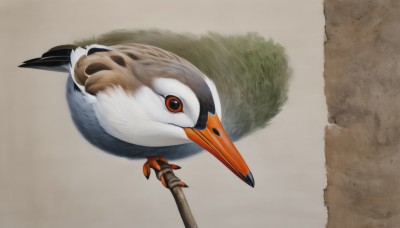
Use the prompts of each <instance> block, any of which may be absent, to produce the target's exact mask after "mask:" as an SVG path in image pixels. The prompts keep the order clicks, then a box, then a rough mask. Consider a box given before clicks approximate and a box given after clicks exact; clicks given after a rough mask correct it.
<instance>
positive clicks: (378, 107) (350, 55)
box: [324, 0, 400, 228]
mask: <svg viewBox="0 0 400 228" xmlns="http://www.w3.org/2000/svg"><path fill="white" fill-rule="evenodd" d="M325 17H326V43H325V73H324V74H325V95H326V99H327V104H328V111H329V124H330V125H328V126H327V127H326V135H325V138H326V145H325V149H326V151H325V154H326V166H327V175H328V188H327V191H326V193H325V201H326V205H327V207H328V210H329V212H328V215H329V218H328V227H329V228H342V227H399V226H400V216H399V210H400V181H399V180H400V179H399V177H400V164H399V163H400V153H399V150H400V141H399V139H400V105H399V104H400V93H399V91H400V64H399V57H400V2H399V1H397V0H382V1H373V0H365V1H359V0H347V1H338V0H325Z"/></svg>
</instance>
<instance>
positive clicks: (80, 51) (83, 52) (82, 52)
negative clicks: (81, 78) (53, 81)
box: [69, 44, 114, 103]
mask: <svg viewBox="0 0 400 228" xmlns="http://www.w3.org/2000/svg"><path fill="white" fill-rule="evenodd" d="M91 48H103V49H107V50H114V49H112V48H110V47H106V46H103V45H98V44H92V45H88V46H86V48H81V47H78V48H76V49H75V50H73V51H72V52H71V56H70V59H71V64H70V67H69V71H70V76H71V77H72V80H74V83H75V85H76V86H78V88H79V89H80V90H81V91H82V93H83V94H84V95H85V98H86V99H87V101H88V102H90V103H93V102H95V101H96V96H93V95H91V94H89V93H86V90H85V87H84V86H83V85H80V84H79V83H78V82H77V81H76V79H75V75H74V73H75V71H74V69H75V65H76V63H77V62H78V61H79V59H80V58H81V57H82V56H87V53H88V51H89V50H90V49H91Z"/></svg>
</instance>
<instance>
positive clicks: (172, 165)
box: [169, 164, 181, 170]
mask: <svg viewBox="0 0 400 228" xmlns="http://www.w3.org/2000/svg"><path fill="white" fill-rule="evenodd" d="M169 166H170V167H171V169H174V170H177V169H181V167H180V166H179V165H175V164H170V165H169Z"/></svg>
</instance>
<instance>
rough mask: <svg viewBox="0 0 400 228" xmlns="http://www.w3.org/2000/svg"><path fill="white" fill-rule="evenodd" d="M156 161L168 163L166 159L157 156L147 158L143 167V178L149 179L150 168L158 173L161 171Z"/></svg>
mask: <svg viewBox="0 0 400 228" xmlns="http://www.w3.org/2000/svg"><path fill="white" fill-rule="evenodd" d="M158 161H162V162H165V163H168V161H167V159H165V158H163V157H158V156H150V157H147V161H146V162H145V163H144V165H143V174H144V176H145V177H146V178H147V179H149V177H150V173H151V168H152V169H154V170H157V171H158V172H159V171H161V166H160V164H158Z"/></svg>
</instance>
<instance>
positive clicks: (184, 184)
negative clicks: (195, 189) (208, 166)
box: [179, 181, 189, 188]
mask: <svg viewBox="0 0 400 228" xmlns="http://www.w3.org/2000/svg"><path fill="white" fill-rule="evenodd" d="M179 186H180V187H181V188H188V187H189V186H188V185H187V184H186V183H185V182H183V181H181V182H179Z"/></svg>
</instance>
